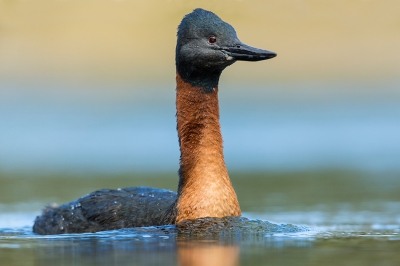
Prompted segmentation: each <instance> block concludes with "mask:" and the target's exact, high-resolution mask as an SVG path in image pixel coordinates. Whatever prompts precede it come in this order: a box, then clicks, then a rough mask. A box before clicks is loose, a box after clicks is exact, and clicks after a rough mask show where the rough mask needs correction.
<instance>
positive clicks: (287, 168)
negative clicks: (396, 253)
mask: <svg viewBox="0 0 400 266" xmlns="http://www.w3.org/2000/svg"><path fill="white" fill-rule="evenodd" d="M197 7H202V8H204V9H208V10H211V11H213V12H215V13H216V14H217V15H219V16H220V17H221V18H222V19H223V20H225V21H227V22H229V23H230V24H232V25H233V26H234V27H235V29H236V31H237V33H238V36H239V38H240V39H241V40H242V41H243V42H245V43H247V44H249V45H252V46H256V47H260V48H263V49H268V50H272V51H275V52H277V54H278V56H277V57H276V58H274V59H273V60H268V61H266V62H258V63H246V62H239V63H236V64H235V65H233V66H231V67H229V68H228V69H226V70H225V71H224V73H223V75H222V78H221V84H220V101H221V102H220V104H221V124H222V131H223V132H222V133H223V136H224V140H225V143H224V146H225V155H226V161H227V165H228V168H229V170H230V172H231V173H232V176H233V179H234V180H239V181H234V183H235V182H237V184H239V183H240V184H241V185H237V188H236V189H237V190H238V191H239V192H238V193H239V196H240V197H241V202H243V204H244V206H245V208H244V210H246V211H247V210H251V208H252V207H251V206H255V207H254V208H255V209H257V208H258V207H257V206H264V205H265V204H269V202H271V201H270V200H265V201H263V200H261V201H260V200H258V199H259V198H260V197H262V196H261V194H262V195H264V196H265V197H266V198H267V199H269V198H268V197H269V196H268V195H270V194H268V193H267V191H263V192H260V193H261V194H257V195H259V196H257V197H256V196H255V195H253V193H251V191H250V190H246V184H243V182H242V181H240V180H241V177H242V178H246V176H249V178H250V177H251V178H250V179H251V180H253V181H252V184H253V185H252V186H249V187H250V188H254V187H266V186H268V187H269V188H270V189H271V190H282V191H285V190H286V189H289V190H290V187H291V186H292V185H293V184H289V183H290V182H289V181H288V180H297V181H294V184H296V185H293V186H294V187H297V186H298V184H304V188H303V189H302V191H308V188H309V186H311V188H313V187H312V185H313V184H315V182H316V181H317V180H319V178H324V179H325V180H337V182H338V184H342V185H343V186H346V180H347V181H348V182H349V183H348V185H349V186H350V187H358V186H361V187H362V186H365V187H364V188H363V189H364V190H366V191H370V190H371V189H373V188H374V187H375V183H373V182H372V183H368V182H363V181H362V180H363V177H365V178H367V176H368V178H372V177H371V176H373V177H374V178H375V179H376V180H378V181H379V182H381V183H380V185H382V187H385V188H387V189H389V190H390V189H392V188H393V187H397V185H398V183H397V181H396V180H397V179H396V178H397V177H398V173H399V172H400V137H399V136H400V134H399V133H400V123H399V121H400V107H399V106H400V89H399V85H400V53H399V51H398V49H399V47H400V34H399V32H400V2H399V1H396V0H387V1H374V0H355V1H343V0H338V1H316V0H291V1H278V0H270V1H261V0H253V1H246V0H242V1H202V2H195V1H174V0H170V1H123V0H121V1H111V0H100V1H98V0H96V1H92V0H88V1H77V0H67V1H49V0H41V1H20V0H1V1H0V182H1V187H2V188H1V189H2V190H3V191H2V193H0V194H1V195H3V196H1V198H0V201H1V202H2V203H4V204H12V203H16V202H17V203H18V202H26V201H32V200H33V201H35V202H40V204H42V203H43V202H48V201H53V200H54V201H58V202H59V201H66V200H69V199H73V198H75V197H77V196H80V195H82V194H85V193H88V192H90V191H91V190H93V189H97V188H101V187H103V186H111V187H122V186H129V185H132V186H133V185H140V184H144V185H153V186H159V187H163V186H164V187H168V188H175V187H176V181H177V177H176V174H175V173H176V171H177V169H178V161H179V150H178V142H177V136H176V130H175V117H174V116H175V106H174V104H175V92H174V87H175V65H174V52H175V51H174V50H175V44H176V29H177V26H178V24H179V23H180V21H181V19H182V17H183V16H184V15H185V14H187V13H189V12H191V11H192V10H193V9H194V8H197ZM152 175H153V176H155V177H154V178H155V179H151V178H150V177H149V176H152ZM166 175H167V176H168V177H169V178H165V176H166ZM282 175H283V176H284V177H285V178H283V177H282ZM349 175H350V176H352V178H349V177H348V176H349ZM84 176H85V177H87V178H86V179H85V178H83V177H84ZM143 176H144V177H146V178H143ZM304 176H311V177H312V178H311V177H310V178H311V180H309V183H303V182H302V180H303V178H304ZM393 176H395V177H396V178H393ZM147 177H149V178H147ZM276 177H282V178H283V180H286V182H284V183H281V182H280V181H279V180H280V179H279V178H278V179H277V178H276ZM287 177H290V178H289V179H287ZM386 178H389V179H386ZM250 179H249V180H250ZM152 180H153V181H154V180H156V181H154V182H153V181H152ZM163 180H168V182H164V181H163ZM360 180H361V181H360ZM387 180H390V182H389V181H387ZM379 182H378V183H379ZM385 182H389V183H390V184H392V185H393V186H391V187H387V186H385V185H384V184H385ZM166 183H167V184H166ZM168 184H169V185H168ZM324 184H325V185H324ZM329 184H330V183H329V182H326V183H325V182H322V183H320V184H319V185H318V186H315V187H314V188H313V189H312V191H323V190H324V189H329ZM285 186H287V187H286V189H285ZM321 186H322V187H321ZM324 186H325V187H324ZM77 187H79V189H78V188H77ZM338 187H340V186H338ZM311 188H310V189H311ZM338 190H339V189H338ZM338 190H337V191H338ZM364 190H362V191H364ZM244 191H247V192H244ZM385 191H387V190H385V189H382V190H381V192H380V193H381V194H379V193H378V194H379V195H378V194H377V195H375V194H374V195H375V196H376V197H377V198H379V199H382V200H384V201H385V200H386V201H396V200H398V199H397V198H396V196H395V195H394V194H392V192H388V194H385ZM390 191H392V190H390ZM271 193H272V192H271ZM310 193H311V192H310ZM343 193H350V192H349V191H346V192H343ZM343 193H342V192H340V193H337V194H336V200H337V201H342V199H344V198H346V199H348V200H349V201H351V200H352V199H350V198H347V197H345V196H344V194H343ZM368 193H369V192H368ZM368 193H366V194H365V195H370V194H368ZM311 194H312V195H314V196H315V197H314V202H315V204H317V203H318V202H320V201H321V200H322V199H323V197H324V196H323V195H321V194H318V193H317V194H315V193H311ZM13 195H14V196H13ZM242 195H243V196H242ZM346 195H348V194H346ZM357 195H359V194H357ZM375 196H372V198H374V197H375ZM300 198H301V197H299V199H300ZM361 198H362V199H365V197H361ZM246 199H247V201H246ZM332 201H335V200H334V199H333V198H332ZM272 202H273V201H272ZM271 204H272V205H274V204H275V203H271ZM276 204H277V205H285V204H286V203H285V202H278V203H276ZM290 204H292V203H287V206H291V205H290ZM308 204H311V203H310V202H308V201H307V202H304V206H306V205H308ZM272 205H271V206H272ZM4 206H6V205H4ZM4 206H3V207H4ZM7 206H9V207H7V208H11V207H10V206H11V205H7ZM18 206H19V207H18V208H20V207H21V206H20V205H18ZM274 206H275V205H274ZM296 206H297V205H296ZM4 208H6V207H4ZM13 208H14V207H13ZM21 208H22V207H21ZM29 208H30V207H29ZM37 208H38V209H39V207H37ZM257 210H258V209H257ZM260 210H261V209H260Z"/></svg>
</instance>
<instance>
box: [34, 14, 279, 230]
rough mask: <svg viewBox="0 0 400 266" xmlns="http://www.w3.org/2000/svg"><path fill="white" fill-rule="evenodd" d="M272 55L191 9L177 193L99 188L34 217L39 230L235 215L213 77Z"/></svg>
mask: <svg viewBox="0 0 400 266" xmlns="http://www.w3.org/2000/svg"><path fill="white" fill-rule="evenodd" d="M275 56H276V54H275V53H273V52H269V51H265V50H261V49H257V48H254V47H250V46H247V45H245V44H243V43H242V42H240V41H239V40H238V39H237V36H236V32H235V30H234V29H233V28H232V26H230V25H229V24H228V23H226V22H224V21H222V20H221V19H220V18H219V17H217V16H216V15H215V14H214V13H212V12H209V11H205V10H203V9H196V10H194V11H193V12H192V13H190V14H188V15H186V16H185V18H184V19H183V20H182V22H181V24H180V26H179V28H178V41H177V46H176V67H177V74H176V84H177V87H176V108H177V130H178V137H179V145H180V150H181V158H180V169H179V185H178V193H175V192H172V191H167V190H163V189H155V188H147V187H133V188H125V189H119V190H109V189H107V190H105V189H104V190H99V191H95V192H93V193H91V194H89V195H86V196H84V197H82V198H80V199H77V200H75V201H73V202H70V203H67V204H64V205H61V206H60V207H53V208H52V207H49V208H47V209H45V210H44V211H43V214H42V215H41V216H38V217H37V218H36V221H35V224H34V227H33V231H34V232H35V233H39V234H61V233H81V232H96V231H104V230H113V229H120V228H127V227H137V226H151V225H163V224H175V223H179V222H181V221H183V220H188V219H196V218H201V217H225V216H240V215H241V210H240V207H239V202H238V200H237V197H236V193H235V190H234V189H233V186H232V184H231V181H230V179H229V175H228V171H227V169H226V166H225V161H224V156H223V147H222V135H221V130H220V123H219V104H218V81H219V77H220V75H221V73H222V71H223V70H224V69H225V68H226V67H227V66H229V65H231V64H233V63H234V62H235V61H236V60H245V61H259V60H265V59H269V58H272V57H275Z"/></svg>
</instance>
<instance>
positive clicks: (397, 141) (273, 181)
mask: <svg viewBox="0 0 400 266" xmlns="http://www.w3.org/2000/svg"><path fill="white" fill-rule="evenodd" d="M269 85H270V86H269V88H270V89H265V88H251V89H249V90H248V91H245V92H244V91H242V90H239V89H238V88H236V87H235V86H233V85H227V86H226V87H227V88H231V91H228V90H221V95H220V99H221V123H222V130H223V135H224V140H225V143H224V146H225V154H226V161H227V165H228V169H229V171H230V176H231V178H232V182H233V185H234V187H235V190H236V191H237V194H238V198H239V202H240V205H241V208H242V211H243V216H244V217H247V218H249V219H261V220H263V221H268V222H271V223H273V224H274V226H276V227H275V229H276V230H272V231H271V230H270V231H268V232H261V233H260V232H254V233H249V232H247V231H246V230H243V228H240V227H233V228H234V230H233V233H232V232H230V233H226V232H225V233H220V232H218V233H217V234H211V235H210V234H206V235H204V234H203V235H201V234H200V235H199V234H185V233H183V234H182V233H179V232H177V231H176V230H175V229H174V228H172V227H164V228H136V229H124V230H117V231H108V232H98V233H93V234H71V235H56V236H39V235H35V234H33V233H32V229H31V228H32V225H33V221H34V219H35V217H36V215H38V214H39V213H40V211H41V209H42V208H43V206H45V205H46V204H48V203H53V202H56V203H64V202H68V201H71V200H73V199H75V198H78V197H80V196H82V195H85V194H87V193H89V192H91V191H94V190H97V189H100V188H115V189H116V188H119V187H128V186H141V185H146V186H153V187H161V188H167V189H173V190H176V187H177V182H178V179H177V174H176V171H177V168H178V160H179V152H178V144H177V137H176V131H175V117H174V114H175V109H174V93H173V92H172V91H171V92H169V91H167V90H166V91H165V93H162V92H161V91H162V89H165V88H156V89H154V88H153V87H154V86H148V87H145V88H143V87H142V89H143V90H141V91H138V90H133V91H130V90H127V88H117V89H116V90H112V89H110V88H98V87H96V88H94V89H92V90H91V89H88V88H86V90H82V91H80V90H79V88H78V89H77V88H74V91H69V90H68V88H64V89H62V88H58V89H57V90H54V91H52V90H48V88H47V89H44V90H42V89H41V88H37V89H29V90H28V89H24V88H22V87H18V86H17V87H12V86H9V87H7V86H5V87H4V86H3V87H2V90H1V93H2V97H0V122H1V127H0V147H1V149H0V182H1V185H0V263H1V264H2V265H3V264H4V265H47V264H48V265H132V264H133V265H267V264H268V265H299V264H300V265H352V266H353V265H399V264H400V255H399V252H398V250H400V236H399V232H400V193H399V191H400V163H399V162H400V153H399V151H400V134H399V132H400V123H399V121H400V120H399V117H400V107H399V106H400V104H399V99H400V98H399V93H398V92H399V91H398V89H397V87H396V84H391V85H390V84H389V85H387V84H386V85H385V86H384V87H385V90H377V89H376V90H374V89H375V88H381V87H380V86H375V85H376V84H375V85H371V88H372V89H371V88H369V89H368V88H367V89H368V90H358V91H357V90H351V89H350V88H352V85H349V84H347V85H346V84H345V85H343V84H340V86H339V85H338V86H335V85H332V84H330V86H332V87H330V89H329V88H326V87H325V88H324V89H325V90H324V92H320V91H319V90H317V89H315V88H313V86H315V87H318V84H314V85H310V84H307V85H304V86H306V87H307V88H304V87H301V85H298V86H297V85H296V88H297V90H293V88H292V89H288V88H286V87H285V86H283V87H282V86H281V85H279V84H275V85H274V84H269ZM364 85H365V84H364ZM364 85H363V86H364ZM357 86H361V85H360V84H358V85H357ZM170 87H171V88H173V84H171V86H170ZM152 89H154V90H153V91H152ZM353 89H354V88H353ZM167 92H168V93H167ZM161 173H162V174H161ZM280 224H293V225H297V226H299V228H307V230H299V231H298V232H293V230H292V231H290V230H289V231H285V230H280V229H282V228H283V227H280V226H279V225H280ZM166 232H167V233H166Z"/></svg>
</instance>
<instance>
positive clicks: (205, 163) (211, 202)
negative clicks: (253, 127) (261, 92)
mask: <svg viewBox="0 0 400 266" xmlns="http://www.w3.org/2000/svg"><path fill="white" fill-rule="evenodd" d="M176 84H177V87H176V109H177V113H176V116H177V129H178V136H179V145H180V150H181V158H180V169H179V187H178V200H177V203H176V211H177V218H176V222H179V221H182V220H186V219H196V218H200V217H224V216H240V215H241V211H240V207H239V202H238V200H237V197H236V193H235V191H234V189H233V187H232V184H231V181H230V179H229V176H228V171H227V169H226V166H225V161H224V155H223V147H222V135H221V129H220V123H219V105H218V86H216V87H215V88H213V89H212V90H210V89H206V88H203V87H196V86H193V85H191V84H189V83H187V82H185V81H184V80H183V79H182V78H181V76H180V75H179V73H177V76H176Z"/></svg>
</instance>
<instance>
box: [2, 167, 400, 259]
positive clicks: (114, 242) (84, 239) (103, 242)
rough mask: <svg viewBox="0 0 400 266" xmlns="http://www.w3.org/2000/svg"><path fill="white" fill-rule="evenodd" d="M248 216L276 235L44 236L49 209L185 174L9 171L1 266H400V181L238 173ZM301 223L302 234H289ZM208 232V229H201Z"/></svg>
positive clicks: (169, 230) (162, 230)
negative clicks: (41, 222)
mask: <svg viewBox="0 0 400 266" xmlns="http://www.w3.org/2000/svg"><path fill="white" fill-rule="evenodd" d="M231 177H232V182H233V184H234V186H235V188H236V191H237V194H238V198H239V202H240V204H241V208H242V210H243V211H244V213H243V216H244V217H247V218H249V219H261V220H264V221H270V222H272V223H273V225H272V230H269V231H261V232H260V231H257V230H255V231H254V232H253V233H252V232H249V230H248V228H246V229H243V228H240V227H238V226H236V227H233V231H229V232H226V231H223V232H220V231H216V233H215V234H203V233H200V234H197V233H195V234H187V232H185V231H183V233H182V232H181V233H178V232H176V230H175V229H174V227H173V226H166V227H158V228H157V227H149V228H134V229H123V230H116V231H107V232H98V233H92V234H70V235H55V236H39V235H35V234H33V233H32V229H31V227H32V224H33V220H34V218H35V216H36V215H38V214H39V213H40V209H41V208H42V207H43V206H44V205H45V203H49V202H58V203H63V202H67V201H70V200H72V199H74V198H76V197H78V196H81V195H84V194H86V193H88V192H90V191H92V190H94V189H97V188H99V187H110V188H118V187H119V186H125V185H138V184H140V185H148V186H157V185H158V186H160V187H166V188H174V187H176V184H177V178H176V175H175V174H170V175H157V174H151V175H150V174H148V175H145V174H135V173H131V174H124V175H105V174H103V175H97V174H92V175H86V176H85V177H84V176H82V175H79V174H68V175H60V174H59V175H53V176H50V177H49V176H41V175H40V174H37V175H32V173H31V174H29V175H27V174H19V175H15V174H14V175H11V174H3V175H2V176H1V180H2V182H3V184H4V185H5V186H2V187H0V201H1V202H8V203H5V204H1V205H0V261H1V262H2V264H5V265H43V264H57V265H132V264H134V265H265V264H273V265H288V264H301V265H304V264H305V265H321V264H323V265H398V263H399V262H400V255H399V253H398V250H399V248H400V236H399V233H400V194H399V193H398V191H400V181H399V180H400V175H399V174H396V173H386V174H382V173H374V174H371V173H363V172H351V171H350V172H348V171H347V172H346V171H315V172H301V171H294V172H287V173H282V172H275V173H274V172H270V173H268V172H265V173H253V174H251V173H231ZM279 224H294V225H297V226H299V228H300V229H301V230H298V232H294V231H293V230H286V231H285V230H281V229H282V228H285V227H280V226H279ZM200 232H203V231H201V230H200Z"/></svg>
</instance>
